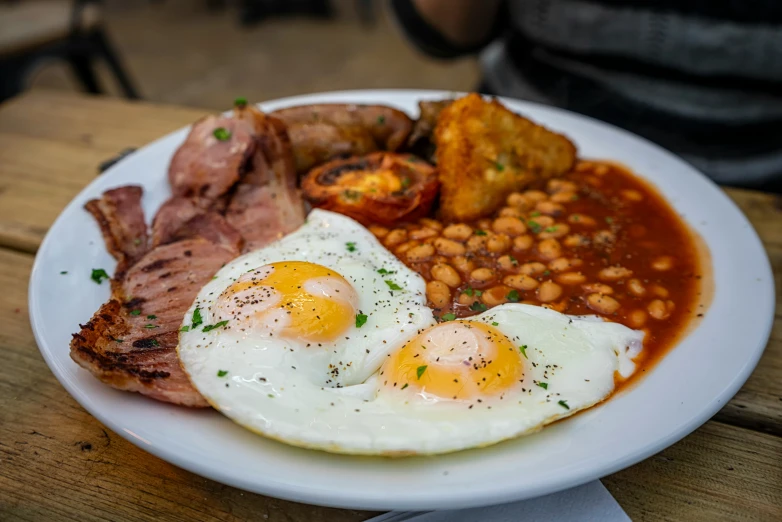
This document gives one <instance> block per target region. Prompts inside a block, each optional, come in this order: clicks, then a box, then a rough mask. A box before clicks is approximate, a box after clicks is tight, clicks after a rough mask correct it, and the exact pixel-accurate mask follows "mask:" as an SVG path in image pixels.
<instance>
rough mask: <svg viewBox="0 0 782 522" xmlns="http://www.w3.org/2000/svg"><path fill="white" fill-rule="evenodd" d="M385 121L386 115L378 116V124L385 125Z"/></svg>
mask: <svg viewBox="0 0 782 522" xmlns="http://www.w3.org/2000/svg"><path fill="white" fill-rule="evenodd" d="M385 122H386V117H385V116H382V115H381V116H378V117H377V124H378V125H383V124H384V123H385Z"/></svg>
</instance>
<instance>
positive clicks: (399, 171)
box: [301, 152, 439, 226]
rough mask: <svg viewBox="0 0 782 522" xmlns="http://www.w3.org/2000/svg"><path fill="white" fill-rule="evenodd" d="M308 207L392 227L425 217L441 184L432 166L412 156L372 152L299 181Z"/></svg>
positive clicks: (338, 162)
mask: <svg viewBox="0 0 782 522" xmlns="http://www.w3.org/2000/svg"><path fill="white" fill-rule="evenodd" d="M301 186H302V189H303V190H304V195H305V197H306V198H307V200H308V201H309V202H310V203H312V205H314V206H316V207H319V208H323V209H326V210H333V211H334V212H339V213H340V214H344V215H346V216H350V217H352V218H353V219H355V220H356V221H358V222H360V223H361V224H363V225H369V224H383V225H389V226H390V225H393V224H394V223H396V222H398V221H406V220H414V219H418V218H419V217H422V216H424V215H426V214H427V213H428V212H429V210H430V209H431V207H432V204H433V203H434V200H435V198H436V197H437V191H438V188H439V182H438V181H437V174H436V172H435V169H434V167H433V166H432V165H430V164H429V163H427V162H426V161H424V160H422V159H421V158H419V157H417V156H413V155H411V154H396V153H392V152H374V153H372V154H367V155H366V156H355V157H352V158H347V159H338V160H333V161H330V162H328V163H324V164H323V165H321V166H319V167H316V168H314V169H312V170H311V171H310V172H309V173H308V174H307V176H306V177H305V178H304V180H303V181H302V185H301Z"/></svg>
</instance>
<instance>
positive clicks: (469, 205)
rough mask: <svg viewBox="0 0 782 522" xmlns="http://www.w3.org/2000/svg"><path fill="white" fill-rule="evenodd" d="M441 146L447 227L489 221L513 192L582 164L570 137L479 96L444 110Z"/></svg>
mask: <svg viewBox="0 0 782 522" xmlns="http://www.w3.org/2000/svg"><path fill="white" fill-rule="evenodd" d="M435 143H436V145H437V151H436V154H437V167H438V170H439V176H440V183H441V187H442V189H441V194H440V212H441V216H442V218H443V219H445V220H447V221H471V220H474V219H478V218H481V217H484V216H486V215H489V214H491V213H492V212H493V211H495V210H496V209H497V208H499V207H500V206H501V205H502V204H503V202H504V201H505V198H506V197H507V195H508V194H510V193H511V192H514V191H519V190H523V189H525V188H527V187H529V186H530V185H533V184H536V183H537V182H540V181H543V180H546V179H548V178H552V177H555V176H560V175H562V174H565V173H566V172H568V171H569V170H570V169H572V167H573V165H574V164H575V161H576V147H575V145H574V144H573V143H572V142H571V141H570V140H569V139H567V138H566V137H565V136H563V135H561V134H557V133H555V132H552V131H550V130H548V129H546V128H545V127H543V126H540V125H537V124H535V123H534V122H532V121H530V120H528V119H527V118H524V117H522V116H519V115H517V114H515V113H513V112H511V111H510V110H508V109H507V108H506V107H505V106H503V105H502V104H501V103H500V102H498V101H497V100H491V101H486V100H484V99H483V98H482V97H481V96H479V95H478V94H474V93H473V94H468V95H467V96H465V97H463V98H459V99H458V100H456V101H454V102H453V103H452V104H450V105H448V106H447V107H446V108H445V109H443V111H442V112H441V113H440V117H439V119H438V122H437V127H436V129H435Z"/></svg>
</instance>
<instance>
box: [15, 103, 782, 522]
mask: <svg viewBox="0 0 782 522" xmlns="http://www.w3.org/2000/svg"><path fill="white" fill-rule="evenodd" d="M203 115H204V113H203V112H202V111H197V110H191V109H181V108H173V107H159V106H154V105H149V104H143V103H133V104H131V103H128V102H126V101H120V100H112V99H100V98H87V97H83V96H79V95H69V94H61V93H46V92H33V93H30V94H27V95H25V96H24V97H22V98H19V99H16V100H13V101H12V102H10V103H7V104H5V105H2V106H0V288H2V289H3V290H2V292H0V349H2V350H3V353H4V355H5V358H4V363H3V364H2V365H0V520H112V521H113V520H250V519H252V520H272V521H275V520H279V521H296V522H298V521H310V520H313V521H317V520H329V521H330V520H340V521H341V520H346V521H351V520H363V519H365V518H367V517H369V516H371V513H366V512H357V511H346V510H336V509H328V508H320V507H314V506H309V505H304V504H298V503H293V502H287V501H282V500H277V499H272V498H267V497H263V496H260V495H255V494H250V493H245V492H242V491H240V490H237V489H235V488H231V487H228V486H224V485H221V484H218V483H216V482H213V481H210V480H207V479H203V478H200V477H198V476H196V475H193V474H191V473H189V472H186V471H183V470H181V469H178V468H176V467H174V466H172V465H170V464H167V463H165V462H163V461H161V460H159V459H157V458H156V457H153V456H151V455H148V454H147V453H145V452H143V451H142V450H140V449H138V448H136V447H135V446H133V445H131V444H130V443H128V442H126V441H125V440H124V439H122V438H121V437H119V436H117V435H116V434H114V433H112V432H111V431H110V430H108V429H106V428H105V427H103V426H102V425H101V424H100V423H99V422H98V421H97V420H95V419H94V418H93V417H92V416H90V415H89V414H87V413H86V412H85V411H84V410H83V409H82V408H81V407H80V406H79V405H78V404H77V403H76V402H75V401H74V400H73V399H72V398H71V397H70V396H69V395H68V394H67V393H66V392H65V391H64V389H63V388H62V387H61V386H60V385H59V383H58V382H57V381H56V379H55V378H54V376H53V375H52V373H51V372H50V371H49V369H48V368H47V367H46V365H45V363H44V362H43V360H42V358H41V356H40V354H39V352H38V349H37V347H36V344H35V341H34V339H33V337H32V333H31V331H30V326H29V321H28V316H27V282H28V278H29V273H30V268H31V266H32V262H33V255H32V254H34V252H35V251H36V249H37V247H38V245H39V244H40V242H41V240H42V238H43V236H44V234H45V233H46V230H47V229H48V227H49V225H50V224H51V223H52V221H53V220H54V219H55V218H56V216H57V215H58V214H59V212H60V211H61V210H62V208H63V207H64V206H65V205H66V204H67V203H68V202H69V201H70V200H71V198H73V197H74V196H75V195H76V194H77V193H78V192H79V191H80V190H81V189H82V188H83V187H84V185H86V184H87V183H88V182H89V181H90V180H91V179H93V178H94V177H95V176H96V175H97V166H98V165H99V164H100V163H101V162H103V161H105V160H107V159H110V158H112V157H113V156H115V155H116V154H118V153H120V152H121V151H123V150H125V149H127V148H129V147H139V146H142V145H144V144H145V143H147V142H149V141H151V140H153V139H156V138H158V137H160V136H162V135H163V134H165V133H167V132H170V131H172V130H175V129H176V128H178V127H181V126H183V125H187V124H189V123H191V122H192V121H194V120H195V119H197V118H199V117H201V116H203ZM727 192H728V194H729V195H730V197H731V198H732V199H733V200H734V201H735V202H736V203H737V204H738V205H739V207H741V208H742V210H743V211H744V212H745V214H746V215H747V216H748V217H749V219H750V220H751V221H752V223H753V225H754V226H755V228H756V230H757V231H758V233H759V235H760V236H761V238H762V240H763V242H764V245H765V246H766V249H767V252H768V254H769V258H770V260H771V263H772V265H773V269H774V273H775V277H776V285H777V296H778V297H777V299H778V303H777V316H776V321H775V326H774V330H773V332H772V336H771V340H770V342H769V345H768V347H767V348H766V352H765V354H764V356H763V358H762V359H761V361H760V364H759V365H758V368H757V369H756V370H755V372H754V374H753V375H752V377H751V378H750V379H749V381H748V382H747V383H746V385H745V386H744V387H743V388H742V389H741V391H740V392H739V393H738V394H737V395H736V397H735V398H734V399H733V400H732V401H731V402H730V403H728V404H727V405H726V406H725V407H724V408H723V409H722V410H721V411H720V412H719V413H718V414H717V416H715V418H714V419H713V420H712V421H711V422H709V423H707V424H706V425H704V426H703V427H702V428H700V429H699V430H697V431H696V432H695V433H693V434H692V435H690V436H689V437H687V438H685V439H684V440H683V441H681V442H679V443H678V444H676V445H674V446H672V447H671V448H668V449H667V450H665V451H663V452H662V453H660V454H658V455H656V456H654V457H652V458H650V459H648V460H646V461H644V462H642V463H640V464H638V465H636V466H633V467H631V468H629V469H626V470H624V471H622V472H619V473H616V474H614V475H611V476H609V477H606V478H605V479H604V480H603V482H604V484H605V485H606V486H607V487H608V488H609V490H610V491H611V493H612V494H613V495H614V496H615V497H616V499H617V500H618V501H619V503H620V504H621V505H622V507H623V508H624V509H625V510H626V511H627V513H628V514H629V515H630V516H631V517H632V518H633V519H634V520H709V521H711V520H780V519H782V378H781V377H782V298H781V297H780V296H782V202H781V201H780V199H779V198H778V197H777V196H773V195H768V194H763V193H758V192H752V191H743V190H728V191H727ZM769 284H774V283H773V282H769ZM739 348H740V347H739Z"/></svg>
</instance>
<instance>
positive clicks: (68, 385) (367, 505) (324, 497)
mask: <svg viewBox="0 0 782 522" xmlns="http://www.w3.org/2000/svg"><path fill="white" fill-rule="evenodd" d="M389 94H390V95H392V96H400V95H401V96H407V97H411V98H415V101H418V100H421V99H430V98H432V99H433V98H438V97H439V98H442V97H452V96H458V95H461V94H463V93H461V92H456V91H447V90H426V89H356V90H338V91H328V92H319V93H310V94H304V95H298V96H290V97H284V98H276V99H272V100H268V101H264V102H260V103H258V104H257V105H258V106H261V107H264V106H265V107H268V106H275V107H283V106H292V105H298V104H304V103H311V102H312V101H313V100H319V101H320V102H325V101H324V98H340V97H350V96H371V97H378V98H380V97H382V96H383V95H386V96H387V95H389ZM496 98H497V99H499V100H500V101H502V102H503V103H507V102H510V103H511V104H513V105H523V106H528V107H533V108H534V109H535V110H542V111H543V112H553V113H555V114H560V115H562V116H565V117H569V118H573V117H575V118H576V119H582V120H586V121H588V122H590V123H591V124H596V125H598V126H601V127H608V128H610V129H611V130H613V131H614V132H619V133H621V134H623V135H625V136H629V137H631V138H633V139H635V140H636V141H639V143H641V144H642V145H643V146H644V147H647V148H652V149H655V151H656V152H657V153H658V154H662V155H663V156H664V157H665V158H666V160H668V161H673V162H675V163H679V164H683V165H684V166H686V167H687V168H688V169H689V170H691V171H692V172H693V174H697V175H698V176H700V178H701V179H702V180H703V181H706V182H708V183H709V184H710V185H711V186H712V188H713V189H716V190H714V191H713V192H714V194H715V195H718V196H719V197H720V199H721V200H722V202H723V203H724V204H727V205H729V206H731V207H733V209H734V210H735V212H736V213H737V214H738V216H740V217H741V218H742V219H743V220H744V222H745V224H746V225H747V229H748V230H747V233H748V234H749V235H750V236H751V237H750V238H749V239H750V240H751V241H752V242H753V243H756V246H758V247H759V249H760V251H761V252H763V259H762V260H759V262H760V263H761V264H762V265H763V267H762V268H763V271H764V274H762V275H763V276H764V277H766V276H767V277H769V278H770V279H771V280H772V281H773V272H772V270H771V264H770V262H769V259H768V253H767V252H766V249H765V247H764V245H763V243H762V241H761V240H760V238H759V236H758V234H757V232H756V231H755V229H754V227H753V226H752V224H751V223H750V222H749V220H748V219H747V218H746V216H745V215H744V213H743V212H742V211H741V209H740V208H739V207H738V206H737V205H736V204H735V203H734V202H733V201H732V200H731V199H730V198H729V197H728V196H727V194H726V193H725V192H724V191H723V190H722V189H721V188H720V187H718V186H717V185H716V184H715V183H714V182H713V181H711V180H710V179H708V178H707V177H706V176H705V175H704V174H702V173H701V172H700V171H698V170H697V169H696V168H695V167H694V166H692V165H690V164H689V163H688V162H687V161H686V160H684V159H682V158H680V157H678V156H676V155H674V154H673V153H671V152H669V151H668V150H666V149H664V148H663V147H660V146H659V145H657V144H655V143H653V142H650V141H649V140H647V139H645V138H643V137H640V136H638V135H636V134H633V133H631V132H629V131H626V130H624V129H621V128H619V127H616V126H615V125H612V124H610V123H606V122H603V121H600V120H597V119H595V118H591V117H589V116H585V115H581V114H578V113H574V112H571V111H568V110H565V109H561V108H558V107H551V106H547V105H543V104H540V103H537V102H530V101H526V100H516V99H512V98H507V97H496ZM388 103H389V105H392V106H395V104H394V102H393V100H392V101H390V102H388ZM514 110H515V109H514ZM205 112H210V111H208V109H205ZM541 123H542V124H543V125H546V126H548V125H549V123H547V122H546V121H541ZM189 127H190V126H185V127H181V128H179V129H176V130H174V131H172V132H169V133H167V134H165V135H163V136H161V137H159V138H157V139H155V140H153V141H151V142H149V143H147V144H145V145H143V146H142V147H139V148H138V149H137V150H136V151H134V152H133V153H131V154H129V155H128V156H127V157H125V158H123V159H122V160H121V161H119V162H118V163H117V164H115V165H113V166H112V167H111V168H109V169H107V171H105V172H104V173H103V174H102V175H101V176H98V177H96V178H95V179H93V180H92V181H91V182H90V183H89V184H87V185H86V186H85V187H84V188H83V189H81V190H80V191H79V193H78V194H77V195H76V196H75V197H74V198H73V199H72V200H71V201H70V202H69V203H68V204H67V205H66V206H65V207H64V208H63V210H62V211H61V212H60V214H59V215H58V217H57V218H56V219H55V221H54V222H53V223H52V225H51V226H50V227H49V230H48V231H47V233H46V235H45V237H44V239H43V240H42V241H41V244H40V246H39V248H38V252H37V254H36V257H35V261H34V263H33V267H32V271H31V274H30V280H29V284H28V301H29V302H28V311H29V317H30V324H31V327H32V331H33V335H34V337H35V340H36V344H37V345H38V348H39V351H40V352H41V354H42V356H43V358H44V360H45V362H46V364H47V366H49V368H50V370H51V371H52V373H53V374H54V375H55V378H57V380H58V382H60V384H61V385H62V386H63V387H64V388H65V389H66V390H67V391H68V393H69V394H70V395H71V396H72V397H73V398H74V399H76V401H77V402H78V403H79V404H80V406H82V407H83V408H84V409H85V410H86V411H87V412H88V413H89V414H90V415H92V416H93V417H95V418H96V419H98V420H99V421H100V422H101V423H103V424H104V425H105V426H107V427H109V428H110V429H112V431H114V432H115V433H117V434H118V435H120V436H122V437H123V438H125V439H126V440H128V441H129V442H131V443H132V444H134V445H136V446H138V447H140V448H141V449H143V450H144V451H147V452H149V453H151V454H153V455H155V456H157V457H158V458H161V459H162V460H164V461H166V462H168V463H171V464H174V465H176V466H178V467H180V468H183V469H185V470H187V471H190V472H193V473H196V474H198V475H200V476H203V477H206V478H209V479H211V480H216V481H218V482H221V483H224V484H227V485H230V486H234V487H238V488H240V489H243V490H246V491H250V492H254V493H258V494H261V495H267V496H273V497H277V498H281V499H285V500H291V501H296V502H305V503H310V504H316V505H322V506H328V507H337V508H350V509H373V510H377V509H410V510H413V509H414V510H420V509H437V508H461V507H476V506H482V505H490V504H496V503H501V502H509V501H514V500H523V499H527V498H533V497H537V496H541V495H545V494H548V493H553V492H556V491H561V490H564V489H568V488H571V487H575V486H578V485H581V484H584V483H586V482H589V481H591V480H594V479H597V478H601V477H604V476H606V475H609V474H611V473H614V472H616V471H619V470H621V469H624V468H626V467H629V466H631V465H633V464H635V463H638V462H640V461H642V460H645V459H646V458H648V457H649V456H651V455H653V454H654V453H656V452H658V451H660V450H662V449H664V448H667V447H669V446H670V445H672V444H674V443H676V442H678V441H679V440H681V439H682V438H684V437H686V436H687V435H689V434H690V433H692V432H693V431H695V430H696V429H697V428H698V427H700V426H701V425H703V424H704V423H705V422H707V421H708V420H709V419H710V418H711V417H712V416H713V415H714V414H715V413H716V412H717V411H719V409H720V408H721V407H722V406H723V405H724V404H725V403H727V402H728V401H729V400H730V399H731V398H732V397H733V396H734V395H735V394H736V393H737V392H738V390H739V389H740V388H741V386H743V384H744V383H745V382H746V381H747V379H748V378H749V377H750V375H751V374H752V372H753V371H754V369H755V368H756V366H757V364H758V362H759V360H760V358H761V357H762V355H763V353H764V351H765V348H766V346H767V344H768V338H769V336H770V333H771V329H772V327H773V321H774V309H775V291H776V290H775V288H774V285H773V284H772V285H770V292H768V293H767V295H766V297H767V299H766V302H765V303H761V305H760V306H761V308H762V309H766V308H768V309H769V310H770V311H771V313H770V314H768V317H767V321H766V324H765V328H764V329H763V331H762V332H759V334H760V335H759V338H760V339H765V341H763V344H762V346H761V347H760V348H755V349H754V351H753V352H752V356H751V357H750V358H748V359H747V361H746V364H745V365H744V366H743V367H742V368H740V369H739V370H738V371H737V372H736V374H735V375H734V378H733V380H732V381H730V382H728V383H725V385H724V387H723V389H722V392H721V393H720V394H719V395H718V396H717V397H713V398H712V399H711V401H710V402H709V404H708V405H706V406H704V407H703V408H701V410H700V413H699V415H696V416H694V417H693V418H691V419H690V420H689V422H685V423H682V424H680V425H679V426H677V428H676V429H675V430H673V431H671V432H669V433H668V435H667V436H665V437H663V438H658V439H656V440H655V441H651V442H649V443H647V444H646V445H645V446H643V447H642V448H639V449H636V451H634V452H631V453H630V454H628V455H625V456H624V457H623V458H620V459H615V460H613V461H612V462H610V464H601V465H596V466H591V467H587V468H584V469H583V470H579V471H576V472H571V473H569V475H568V477H569V478H568V479H567V480H561V479H559V480H558V479H551V480H549V481H547V482H541V483H540V484H537V485H536V487H533V488H528V489H526V490H525V491H524V492H522V493H519V492H518V491H509V490H507V489H502V488H498V489H495V490H492V491H490V492H488V493H486V492H483V494H482V496H481V497H480V498H479V499H476V498H472V497H471V498H469V499H466V498H462V497H458V496H457V494H448V495H441V497H438V498H436V499H421V498H414V497H415V495H414V496H412V497H410V498H408V499H406V500H403V501H402V500H398V499H386V498H384V497H383V494H382V492H380V493H379V494H376V495H375V496H371V497H367V496H366V495H363V496H362V498H358V497H357V496H356V495H355V494H351V493H350V492H348V493H346V494H336V495H335V492H334V491H333V490H317V491H314V490H312V489H309V490H306V491H304V490H301V489H297V488H291V487H288V486H286V485H285V484H276V483H273V482H272V483H269V482H266V483H264V484H263V487H262V488H259V487H258V483H257V482H255V481H248V480H244V479H242V478H241V477H236V476H234V475H232V474H231V473H230V472H224V471H223V470H220V469H215V468H212V467H208V466H204V465H200V464H199V463H198V462H192V461H189V460H187V459H183V458H181V457H180V456H179V455H178V454H177V453H176V452H175V451H169V450H167V448H166V446H164V445H161V446H157V445H153V444H148V443H145V441H143V440H139V439H136V438H134V437H129V436H127V435H126V434H125V432H124V429H125V428H124V426H122V425H121V424H120V423H119V422H117V421H115V420H114V419H112V417H111V416H108V415H106V414H104V412H103V411H101V410H100V409H99V408H97V407H95V406H94V405H93V404H92V403H91V401H90V399H89V397H88V396H87V395H86V394H85V393H84V391H83V390H81V389H80V388H79V387H78V386H77V385H76V384H75V383H72V382H70V381H69V380H68V379H67V378H66V376H65V375H64V374H62V373H61V371H60V368H59V365H58V363H57V361H56V360H55V359H54V353H53V352H52V351H51V350H50V348H49V347H48V345H47V343H46V341H45V339H44V337H43V330H44V326H43V325H42V324H41V321H42V320H43V318H41V317H38V313H37V304H38V297H37V296H38V294H37V287H36V281H38V280H39V279H40V278H39V276H38V274H39V273H40V272H41V271H42V270H43V268H42V264H43V261H42V259H43V256H42V255H41V253H42V252H45V251H46V250H47V249H48V248H50V246H49V245H50V244H51V243H53V242H55V241H56V240H55V239H54V237H53V231H54V230H56V228H57V227H58V226H62V225H61V224H60V223H61V222H62V221H65V220H66V214H68V213H70V212H72V210H71V209H72V207H76V206H78V200H79V199H81V198H82V196H84V194H85V193H87V192H90V191H92V190H93V186H95V185H97V184H99V183H100V180H101V179H106V178H107V177H109V176H111V175H112V173H113V172H114V171H115V170H116V169H117V168H118V166H120V165H121V164H122V163H124V162H125V161H127V160H128V159H129V158H133V157H136V155H137V154H143V153H144V151H146V150H148V149H149V148H150V147H153V146H154V145H156V144H157V143H159V142H161V141H164V140H167V139H170V138H171V137H172V136H173V135H175V134H177V133H181V132H183V131H185V129H188V128H189ZM557 130H558V131H559V132H563V133H565V134H567V133H568V131H567V129H557ZM642 177H644V176H643V175H642ZM645 179H649V178H645ZM650 181H651V180H650ZM652 182H653V181H652ZM669 197H670V196H666V198H669ZM715 290H716V288H715ZM715 299H716V295H715ZM69 360H70V359H69ZM73 364H75V363H73Z"/></svg>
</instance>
